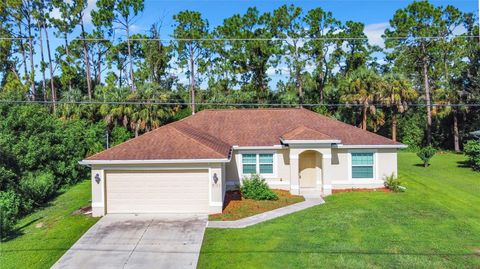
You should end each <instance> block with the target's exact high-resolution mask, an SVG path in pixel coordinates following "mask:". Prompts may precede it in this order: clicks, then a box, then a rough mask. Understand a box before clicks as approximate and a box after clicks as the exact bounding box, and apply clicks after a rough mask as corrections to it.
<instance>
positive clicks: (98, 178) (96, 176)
mask: <svg viewBox="0 0 480 269" xmlns="http://www.w3.org/2000/svg"><path fill="white" fill-rule="evenodd" d="M95 182H97V184H100V175H99V174H98V173H97V174H96V175H95Z"/></svg>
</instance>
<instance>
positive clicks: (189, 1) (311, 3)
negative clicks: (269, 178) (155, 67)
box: [52, 0, 478, 81]
mask: <svg viewBox="0 0 480 269" xmlns="http://www.w3.org/2000/svg"><path fill="white" fill-rule="evenodd" d="M88 2H89V5H88V11H90V10H92V9H94V8H95V0H88ZM411 2H412V1H406V0H366V1H362V0H323V1H322V0H316V1H315V0H300V1H282V0H262V1H247V0H228V1H227V0H224V1H221V0H145V10H144V12H143V13H141V14H139V15H138V16H137V18H136V19H135V22H134V25H133V27H132V32H134V33H147V31H148V30H149V28H150V26H151V25H152V24H153V23H155V22H161V24H162V28H161V35H162V38H166V39H168V38H170V37H171V34H172V31H173V28H172V25H173V23H174V21H173V19H172V16H173V15H174V14H176V13H178V12H180V11H182V10H187V9H188V10H195V11H199V12H201V13H202V15H203V17H204V18H206V19H207V20H208V21H209V23H210V28H211V29H213V28H214V27H215V26H217V25H220V24H222V22H223V20H224V19H225V18H228V17H230V16H232V15H234V14H237V13H240V14H243V13H244V12H245V11H246V10H247V8H248V7H251V6H256V7H257V8H258V9H259V11H260V12H267V11H272V10H274V9H276V8H278V7H279V6H281V5H284V4H292V3H293V4H295V5H296V6H299V7H301V8H303V10H304V12H307V11H308V10H310V9H313V8H316V7H322V8H323V9H324V10H327V11H331V12H332V13H333V16H334V17H335V18H337V19H339V20H341V21H342V22H345V21H347V20H353V21H359V22H363V23H364V24H365V33H366V34H367V36H368V37H369V41H370V42H371V43H372V44H377V45H382V44H383V41H382V38H381V35H382V34H383V32H384V31H385V29H386V28H387V27H388V21H389V19H391V18H392V17H393V14H394V13H395V11H396V10H398V9H400V8H404V7H406V6H407V5H408V4H409V3H411ZM430 2H431V3H433V4H434V5H436V6H440V5H442V6H446V5H449V4H450V5H454V6H455V7H457V8H459V9H460V10H461V11H463V12H473V13H475V14H478V13H477V12H478V1H477V0H448V1H447V0H437V1H434V0H432V1H430ZM53 13H54V14H52V15H54V16H55V15H57V16H58V14H55V13H56V12H55V11H54V12H53ZM86 24H87V30H88V29H91V27H92V25H91V19H90V17H89V16H88V15H87V17H86ZM123 35H124V34H123V33H122V32H118V34H117V38H121V37H122V36H123ZM52 36H53V35H52ZM76 36H78V31H77V32H76V33H73V34H72V36H71V37H70V38H74V37H76ZM52 41H53V42H52V43H53V44H52V45H53V47H55V46H56V45H61V44H62V43H61V42H62V41H61V40H52ZM176 72H178V73H182V72H183V71H182V70H176ZM274 80H275V81H276V80H277V79H274Z"/></svg>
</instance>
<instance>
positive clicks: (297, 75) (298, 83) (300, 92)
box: [294, 41, 303, 107]
mask: <svg viewBox="0 0 480 269" xmlns="http://www.w3.org/2000/svg"><path fill="white" fill-rule="evenodd" d="M294 46H295V55H294V65H295V80H296V83H295V84H296V86H297V87H298V97H299V99H300V100H299V101H300V107H303V87H302V86H303V85H302V78H301V70H300V67H299V63H298V58H299V56H298V46H297V42H296V41H294Z"/></svg>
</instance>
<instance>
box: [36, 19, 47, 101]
mask: <svg viewBox="0 0 480 269" xmlns="http://www.w3.org/2000/svg"><path fill="white" fill-rule="evenodd" d="M38 29H39V30H40V31H39V34H40V36H39V37H40V38H39V41H40V58H41V61H42V62H41V68H40V69H41V70H42V87H43V89H42V90H43V98H44V99H45V100H47V98H46V94H45V93H46V92H47V79H46V78H45V67H44V66H43V64H44V63H45V57H44V55H43V33H42V29H43V23H41V22H40V21H38Z"/></svg>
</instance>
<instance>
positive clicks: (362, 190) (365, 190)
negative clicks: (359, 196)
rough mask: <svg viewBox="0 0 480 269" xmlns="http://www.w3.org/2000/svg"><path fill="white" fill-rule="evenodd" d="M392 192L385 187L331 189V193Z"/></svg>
mask: <svg viewBox="0 0 480 269" xmlns="http://www.w3.org/2000/svg"><path fill="white" fill-rule="evenodd" d="M376 191H378V192H392V191H391V190H390V189H387V188H377V189H344V190H332V193H342V192H376Z"/></svg>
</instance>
